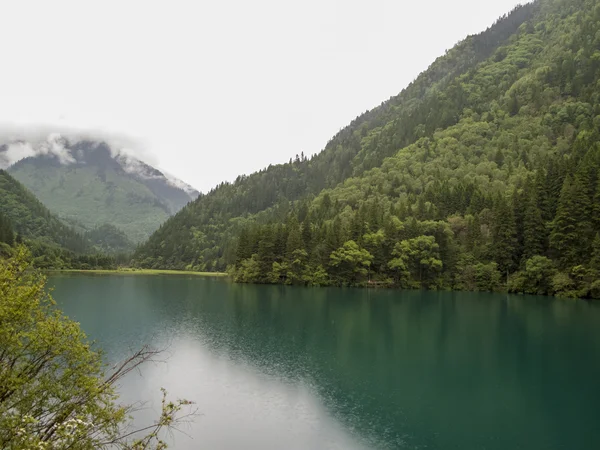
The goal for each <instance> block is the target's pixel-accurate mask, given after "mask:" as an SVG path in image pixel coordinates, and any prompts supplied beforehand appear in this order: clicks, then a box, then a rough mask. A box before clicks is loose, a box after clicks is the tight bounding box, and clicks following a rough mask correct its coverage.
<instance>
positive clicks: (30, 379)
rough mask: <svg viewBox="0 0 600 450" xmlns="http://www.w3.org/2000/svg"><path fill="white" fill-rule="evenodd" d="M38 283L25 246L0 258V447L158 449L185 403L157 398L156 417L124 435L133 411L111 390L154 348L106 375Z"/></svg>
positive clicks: (74, 327) (99, 359)
mask: <svg viewBox="0 0 600 450" xmlns="http://www.w3.org/2000/svg"><path fill="white" fill-rule="evenodd" d="M44 283H45V280H44V278H43V277H42V276H41V275H40V274H39V273H37V272H35V271H32V270H31V267H30V263H29V261H28V256H27V252H26V249H25V248H24V247H22V246H21V247H18V248H17V249H16V250H15V255H14V256H13V257H12V258H10V259H0V298H1V299H2V302H0V324H2V326H1V327H0V348H1V349H2V352H0V447H1V448H6V449H30V448H36V449H37V448H72V449H98V448H100V449H102V448H122V449H145V448H148V449H150V448H155V449H162V448H165V445H164V442H163V441H162V440H161V439H160V437H159V436H160V435H159V432H160V431H161V429H168V428H171V427H173V426H175V425H176V424H177V423H178V420H179V419H178V416H179V415H180V414H179V413H180V411H181V410H182V408H184V407H187V406H188V405H189V404H190V402H188V401H185V400H183V401H178V402H175V403H174V402H170V401H167V400H166V397H163V404H162V412H161V415H160V417H159V418H158V420H157V421H156V422H155V423H154V424H153V425H150V426H149V427H148V428H147V429H146V430H145V432H144V433H142V434H140V435H138V437H137V438H135V439H134V438H128V436H130V434H129V431H134V430H128V429H127V426H128V425H129V414H130V412H131V411H132V408H131V407H130V406H123V405H120V404H119V403H118V396H117V391H116V387H115V386H116V384H118V383H119V381H120V380H121V379H122V377H123V376H124V375H126V374H127V373H128V372H130V371H132V370H134V369H135V368H136V367H138V366H139V365H140V364H141V363H143V362H144V361H147V360H149V359H151V358H152V357H153V356H154V355H155V354H156V352H152V351H148V350H146V349H144V350H142V351H139V352H137V353H136V354H134V355H133V356H132V357H131V358H129V359H127V360H125V361H123V362H121V363H120V364H118V365H117V366H116V369H113V370H114V371H113V372H112V373H106V372H105V371H106V369H107V367H106V366H105V364H104V363H103V361H102V357H101V355H100V354H99V353H98V352H95V351H94V350H93V348H92V346H91V344H90V343H89V342H88V341H87V338H86V336H85V335H84V333H83V332H82V331H81V329H80V328H79V325H78V324H77V323H75V322H73V321H71V320H69V319H68V318H67V317H65V316H64V315H63V314H62V313H61V312H60V311H59V310H58V309H57V308H56V306H55V304H54V302H53V301H52V299H51V297H50V296H49V295H48V294H47V293H46V291H45V289H44ZM163 394H164V395H166V393H165V392H163Z"/></svg>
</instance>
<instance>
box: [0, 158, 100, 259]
mask: <svg viewBox="0 0 600 450" xmlns="http://www.w3.org/2000/svg"><path fill="white" fill-rule="evenodd" d="M0 213H1V214H2V215H3V216H4V217H5V218H6V219H7V220H9V221H10V223H11V228H12V229H13V231H14V232H15V233H17V234H18V235H20V236H22V237H24V238H27V239H32V240H38V241H41V242H44V243H46V244H51V245H56V246H60V247H64V248H66V249H69V250H72V251H74V252H84V251H86V250H87V249H88V248H89V244H88V242H86V240H85V239H84V238H83V236H81V235H79V234H78V233H76V232H75V231H74V230H73V229H72V228H70V227H69V226H67V225H65V224H64V223H63V222H61V221H60V220H59V219H58V217H56V216H55V215H53V214H52V213H51V212H50V211H49V210H48V208H46V207H45V206H44V205H43V204H42V203H41V202H40V201H39V200H38V199H37V198H36V197H35V196H34V195H33V194H32V193H31V192H30V191H29V190H27V189H26V188H25V187H24V186H23V185H22V184H21V183H19V182H18V181H17V180H15V179H14V178H13V177H11V176H10V175H9V174H8V173H7V172H6V171H4V170H2V169H0Z"/></svg>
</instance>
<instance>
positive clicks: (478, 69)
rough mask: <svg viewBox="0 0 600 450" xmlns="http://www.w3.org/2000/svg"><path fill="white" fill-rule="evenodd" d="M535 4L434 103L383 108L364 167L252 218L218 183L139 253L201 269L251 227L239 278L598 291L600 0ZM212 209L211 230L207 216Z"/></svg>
mask: <svg viewBox="0 0 600 450" xmlns="http://www.w3.org/2000/svg"><path fill="white" fill-rule="evenodd" d="M526 11H529V13H530V14H529V15H525V16H523V10H519V11H517V12H516V13H515V14H517V15H520V17H524V18H525V19H526V20H525V21H524V22H523V23H521V25H520V26H518V27H515V30H514V33H513V34H512V36H511V37H510V38H509V39H508V41H507V42H506V43H505V44H503V45H500V46H498V47H497V48H496V49H495V50H494V51H493V52H491V54H490V56H489V57H488V58H486V59H485V60H484V61H481V62H474V63H473V65H471V66H470V67H469V68H468V69H467V70H465V71H464V73H461V74H458V75H457V76H455V77H454V78H453V79H451V80H450V81H447V82H446V83H445V84H444V85H443V86H436V87H432V88H431V89H430V90H429V91H428V92H426V93H425V94H424V95H423V96H422V97H420V98H419V100H415V102H416V103H419V104H424V105H427V106H426V109H424V110H423V111H429V115H426V114H424V115H420V113H418V111H421V110H420V109H419V107H416V109H414V110H411V109H410V106H406V105H405V106H404V107H402V106H399V107H397V108H396V109H395V113H391V112H390V111H393V110H394V109H393V108H388V109H386V108H384V107H383V106H382V107H380V108H378V109H376V110H374V111H373V113H369V114H373V117H374V118H372V119H371V120H370V121H368V122H364V123H369V124H370V123H375V122H377V119H375V118H381V121H382V122H383V125H381V123H382V122H377V123H378V125H377V126H375V127H369V125H362V126H360V127H358V129H357V130H359V136H360V150H359V151H358V153H357V154H356V157H354V158H353V159H352V158H349V159H348V161H350V162H349V164H350V166H351V167H352V173H353V174H354V176H353V177H351V178H349V179H346V181H344V182H343V183H341V184H338V185H337V186H335V187H331V188H326V189H325V190H323V191H322V192H320V193H319V195H318V196H317V197H316V198H311V197H310V196H306V195H304V197H302V195H298V196H297V197H295V198H297V199H299V200H298V201H296V202H295V203H293V204H290V203H289V202H280V203H279V204H278V205H277V206H276V207H275V208H272V209H270V210H267V211H264V212H261V213H259V214H256V215H253V216H245V217H243V218H239V217H238V218H234V219H231V217H233V216H231V215H227V212H228V209H227V206H228V205H230V204H231V203H227V202H226V201H225V202H223V204H221V203H220V202H219V201H218V196H217V195H215V194H214V193H213V195H212V197H211V196H207V198H205V199H203V203H201V201H198V202H196V203H194V204H192V205H190V207H188V208H186V209H185V210H183V211H182V213H181V214H180V215H178V216H176V217H175V218H173V219H172V220H171V221H169V222H167V224H166V225H165V226H164V227H163V228H162V229H161V230H159V232H157V233H156V234H155V235H154V236H153V238H152V239H151V240H150V241H149V243H147V244H146V245H145V246H144V247H142V249H141V250H140V252H139V253H138V258H139V259H138V260H139V261H140V262H141V263H143V264H149V265H158V266H163V267H164V266H166V267H169V266H173V267H184V266H186V265H187V266H188V267H198V266H203V265H204V264H205V262H204V261H205V259H206V255H207V250H204V249H205V248H209V249H212V251H214V250H215V249H216V248H218V244H219V243H218V242H217V244H215V243H214V242H211V240H210V237H211V236H213V235H218V233H219V232H220V233H221V236H223V235H224V236H225V237H224V238H223V239H224V242H232V241H228V240H227V239H230V238H231V236H233V235H235V233H234V232H231V230H232V229H236V227H237V228H238V229H240V230H241V234H240V236H239V242H238V245H237V247H236V248H237V252H236V255H235V263H236V264H235V269H234V274H235V277H236V279H237V280H238V281H246V282H263V283H288V284H289V283H294V284H317V285H323V284H338V285H341V284H344V285H364V284H368V283H376V284H378V285H395V286H400V287H409V288H430V289H448V288H452V289H470V290H494V289H500V288H504V287H506V285H507V283H508V287H509V289H511V290H513V291H517V292H529V293H540V294H560V295H569V296H578V297H594V298H597V297H600V281H599V279H600V276H599V274H600V234H598V232H599V231H600V188H599V186H598V184H599V181H598V180H599V178H600V177H599V172H600V150H599V147H598V142H599V140H600V101H599V100H600V5H599V4H598V2H596V1H592V0H546V1H540V2H538V3H536V4H535V5H531V6H529V7H528V8H526ZM505 20H507V19H505ZM500 23H502V21H501V22H500ZM492 29H493V28H492ZM488 32H489V31H488ZM461 45H464V44H461ZM460 47H461V46H460V45H459V46H458V48H460ZM455 50H457V49H455ZM451 54H452V52H450V53H449V55H451ZM430 70H431V69H430ZM415 84H418V82H417V83H415ZM413 86H414V85H413ZM402 95H403V94H401V96H402ZM401 96H400V97H401ZM408 103H409V104H410V102H408ZM405 108H408V110H409V111H410V113H406V114H405V115H403V112H404V111H405V110H406V109H405ZM386 114H389V115H386ZM387 118H390V119H389V120H387ZM413 119H414V120H415V121H413ZM386 120H387V121H386ZM351 128H352V126H351V127H350V129H351ZM406 130H410V131H406ZM355 133H356V131H354V132H353V133H351V134H352V135H353V136H355ZM343 134H344V132H342V133H340V134H339V135H338V137H339V136H341V135H343ZM407 135H410V136H412V138H410V139H408V138H405V139H404V140H403V139H402V136H407ZM411 141H412V142H411ZM340 145H341V144H340ZM345 148H346V147H343V145H342V146H341V147H339V148H338V149H336V151H338V153H335V151H333V150H331V147H328V150H327V149H326V150H325V151H324V152H323V153H322V154H321V155H320V156H318V157H316V158H313V159H312V160H311V161H305V160H299V161H296V162H295V163H292V165H291V166H290V168H291V169H292V170H297V171H298V172H299V173H313V172H311V169H310V167H311V165H312V164H315V163H314V162H315V161H320V159H319V158H325V157H326V155H328V154H329V153H328V152H333V153H334V154H336V155H338V156H339V155H343V154H344V149H345ZM348 148H350V147H348ZM391 149H394V150H393V152H392V151H391ZM390 154H393V156H391V157H388V158H383V156H387V155H390ZM330 161H332V160H330ZM358 161H360V163H358ZM370 161H373V163H370ZM380 162H381V163H380ZM368 168H369V170H365V169H368ZM269 170H273V169H268V170H267V171H264V172H262V174H259V175H258V176H260V175H264V174H266V173H268V172H269ZM303 170H304V172H302V171H303ZM331 172H332V173H336V168H335V164H332V168H331ZM315 173H316V172H315ZM251 178H252V176H251V177H248V178H247V179H244V180H246V181H247V180H248V179H251ZM244 180H239V181H238V183H236V185H234V186H228V185H225V186H222V187H220V189H222V190H226V189H229V192H230V193H231V194H232V197H231V198H232V199H236V198H239V197H236V196H234V195H233V194H234V193H235V189H234V188H235V187H236V186H238V188H240V189H241V187H242V186H243V182H244ZM324 184H325V185H327V183H324ZM266 186H268V184H267V185H266ZM266 186H265V188H266ZM286 186H288V185H286ZM218 191H219V190H217V192H218ZM243 192H249V191H248V190H246V191H243ZM274 195H282V194H281V193H280V191H275V194H274ZM283 195H285V194H283ZM284 198H286V199H289V197H284ZM249 200H250V199H248V201H249ZM248 204H251V202H250V201H249V203H248ZM204 213H206V214H209V216H208V217H211V216H210V214H212V223H211V222H209V225H212V226H213V228H211V227H210V226H204V225H203V222H202V221H201V220H200V219H199V217H200V216H201V214H204ZM227 220H229V223H227ZM165 230H168V234H169V237H168V238H165V234H161V233H165ZM211 233H212V234H211ZM228 233H230V235H228ZM161 236H162V237H161ZM159 238H160V239H159ZM180 239H181V241H179V240H180ZM211 245H213V246H212V247H210V246H211ZM203 246H206V247H203ZM209 251H211V250H209ZM208 254H209V253H208ZM146 255H147V256H146ZM141 256H144V257H145V258H146V259H141V258H140V257H141ZM214 256H219V254H218V253H217V254H214ZM230 258H231V256H230V255H229V254H228V253H225V257H224V258H222V259H221V260H217V261H216V265H217V267H220V266H219V264H227V263H228V262H229V261H230ZM204 267H205V266H204Z"/></svg>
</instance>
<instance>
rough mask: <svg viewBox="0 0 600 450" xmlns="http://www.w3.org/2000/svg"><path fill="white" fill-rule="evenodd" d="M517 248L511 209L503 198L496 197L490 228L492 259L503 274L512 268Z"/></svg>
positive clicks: (513, 217)
mask: <svg viewBox="0 0 600 450" xmlns="http://www.w3.org/2000/svg"><path fill="white" fill-rule="evenodd" d="M516 246H517V232H516V225H515V216H514V213H513V209H512V208H511V207H510V206H509V205H508V202H507V201H506V199H505V198H504V197H498V198H497V199H496V204H495V206H494V226H493V228H492V248H491V252H490V253H491V256H492V259H493V260H494V261H495V262H496V263H497V264H498V267H499V268H500V270H502V271H503V272H507V273H508V272H509V271H510V270H512V269H513V268H514V256H515V250H516Z"/></svg>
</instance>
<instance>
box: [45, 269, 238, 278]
mask: <svg viewBox="0 0 600 450" xmlns="http://www.w3.org/2000/svg"><path fill="white" fill-rule="evenodd" d="M43 272H44V273H46V274H75V275H191V276H196V277H218V278H223V277H226V276H228V274H227V273H225V272H192V271H187V270H158V269H50V270H44V271H43Z"/></svg>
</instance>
